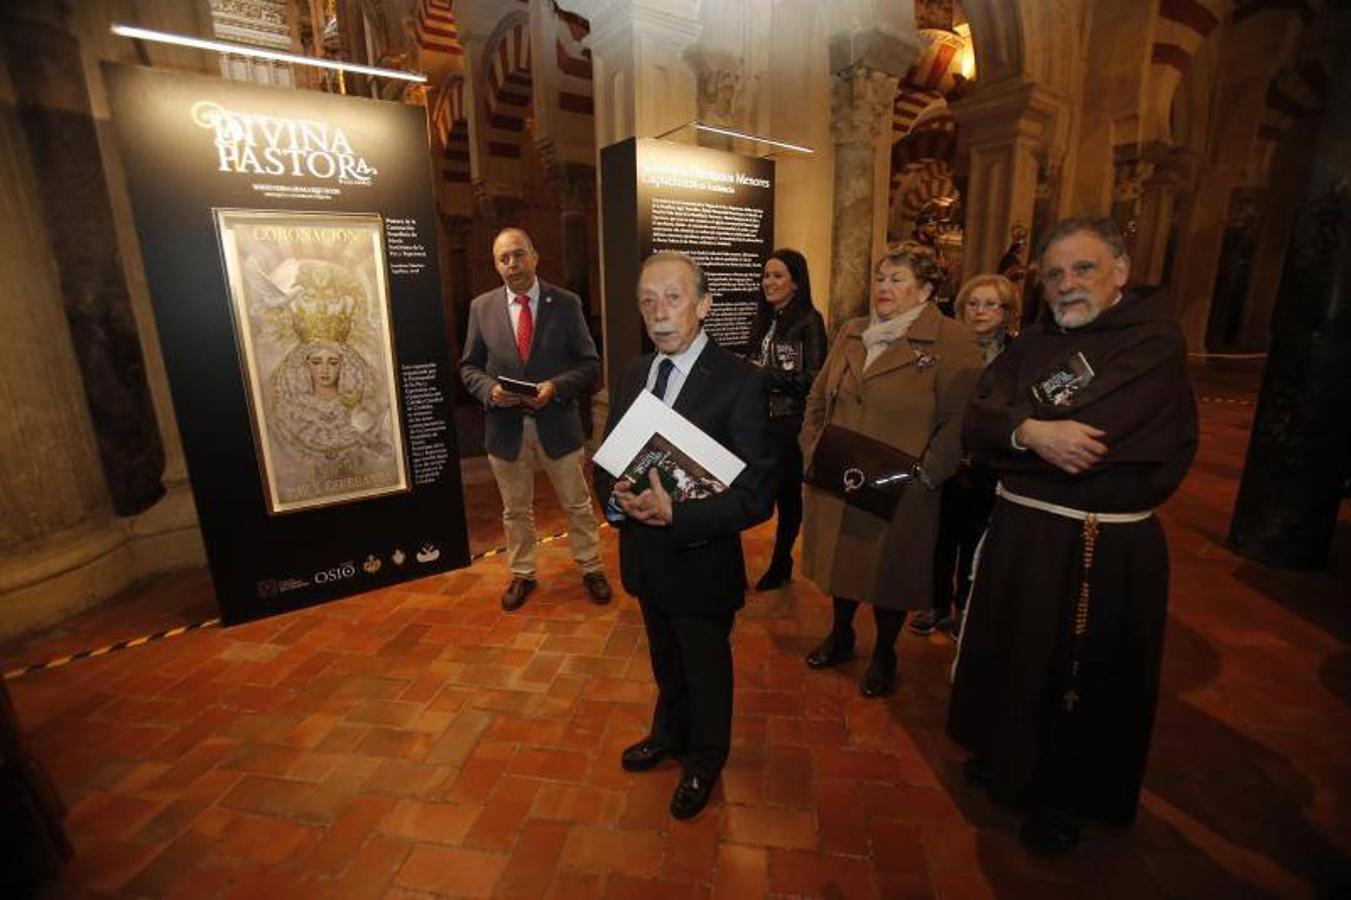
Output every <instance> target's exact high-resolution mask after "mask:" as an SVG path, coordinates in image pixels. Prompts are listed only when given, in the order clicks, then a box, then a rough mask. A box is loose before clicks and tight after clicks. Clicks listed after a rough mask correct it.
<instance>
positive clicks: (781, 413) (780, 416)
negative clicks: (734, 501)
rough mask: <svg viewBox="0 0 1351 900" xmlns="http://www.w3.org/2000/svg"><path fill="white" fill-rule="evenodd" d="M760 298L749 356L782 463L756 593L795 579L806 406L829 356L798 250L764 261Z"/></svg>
mask: <svg viewBox="0 0 1351 900" xmlns="http://www.w3.org/2000/svg"><path fill="white" fill-rule="evenodd" d="M760 287H761V292H762V293H761V297H760V302H759V304H758V305H757V307H756V314H755V325H754V326H753V327H752V329H751V345H750V346H751V354H752V360H753V361H754V362H756V363H757V364H758V365H759V366H760V367H761V368H762V369H764V371H765V373H766V375H767V376H768V378H769V385H770V394H769V425H770V436H771V438H772V441H773V443H774V446H775V449H776V451H777V452H778V455H779V459H780V460H781V469H780V472H781V475H780V479H779V487H778V495H777V496H776V497H775V501H774V503H775V506H776V507H777V509H778V527H777V528H776V530H775V534H774V557H773V559H772V561H771V562H770V564H769V569H768V570H766V571H765V574H764V575H762V576H761V577H760V580H759V581H758V582H756V584H755V589H756V590H757V591H768V590H772V589H774V588H777V587H781V586H782V585H784V584H787V583H788V580H789V579H790V578H791V577H792V575H793V542H794V541H795V540H797V533H798V529H799V528H800V527H801V525H802V450H801V448H799V447H798V440H797V438H798V432H799V431H801V430H802V410H803V402H804V401H805V400H806V397H807V391H808V390H810V389H811V386H812V379H814V378H816V373H817V372H819V371H820V370H821V364H822V363H823V362H824V361H825V358H826V350H827V344H826V323H825V320H823V319H822V318H821V314H820V313H819V312H817V311H816V307H815V306H813V305H812V285H811V278H810V277H809V276H808V274H807V260H806V259H805V258H804V257H803V256H802V254H801V253H799V252H797V251H796V250H788V249H779V250H775V251H774V252H773V253H771V254H769V258H768V259H767V260H765V270H764V274H763V276H762V277H761V280H760Z"/></svg>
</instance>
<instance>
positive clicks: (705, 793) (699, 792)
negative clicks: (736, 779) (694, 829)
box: [671, 771, 716, 819]
mask: <svg viewBox="0 0 1351 900" xmlns="http://www.w3.org/2000/svg"><path fill="white" fill-rule="evenodd" d="M715 781H716V779H714V778H709V777H707V776H704V775H695V774H694V773H693V772H688V771H686V772H681V773H680V783H679V784H677V785H676V789H675V793H674V794H672V795H671V815H673V816H675V817H676V818H677V819H693V818H694V817H695V816H697V815H699V813H700V811H701V810H703V808H704V807H705V806H707V805H708V798H709V797H710V796H711V795H712V793H713V783H714V782H715Z"/></svg>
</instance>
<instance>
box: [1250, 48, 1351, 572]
mask: <svg viewBox="0 0 1351 900" xmlns="http://www.w3.org/2000/svg"><path fill="white" fill-rule="evenodd" d="M1341 38H1342V39H1343V40H1345V38H1346V29H1344V28H1343V29H1342V34H1341ZM1334 46H1335V44H1334ZM1339 68H1340V71H1339V72H1338V73H1337V74H1335V75H1334V76H1333V77H1332V79H1331V84H1330V90H1329V91H1328V100H1327V106H1326V108H1325V112H1324V114H1323V115H1324V118H1323V123H1322V126H1321V127H1320V129H1319V133H1318V138H1317V140H1316V144H1315V149H1314V158H1313V160H1312V162H1311V163H1310V165H1309V167H1308V170H1307V171H1308V174H1307V179H1306V181H1305V184H1304V190H1303V192H1302V194H1301V197H1300V201H1299V205H1298V207H1297V212H1296V216H1295V225H1294V230H1293V233H1292V235H1291V238H1290V244H1289V248H1288V249H1287V251H1286V258H1285V270H1284V273H1283V274H1282V277H1281V286H1280V291H1279V294H1278V296H1277V299H1276V308H1275V314H1274V316H1273V320H1272V341H1271V350H1270V357H1269V358H1268V360H1267V367H1266V373H1265V375H1264V376H1263V379H1262V391H1261V395H1260V397H1259V399H1258V403H1257V416H1256V419H1255V420H1254V422H1253V430H1252V439H1251V441H1250V442H1249V444H1248V458H1247V461H1246V462H1245V464H1244V467H1243V479H1242V481H1241V483H1240V484H1239V491H1238V500H1237V502H1236V504H1235V508H1234V518H1233V521H1232V522H1231V523H1230V527H1229V545H1230V546H1231V547H1232V548H1233V549H1234V551H1235V552H1237V553H1238V554H1240V555H1242V556H1245V557H1247V558H1249V559H1254V560H1257V561H1258V562H1262V563H1265V564H1267V565H1274V566H1282V567H1289V568H1300V569H1315V568H1324V567H1326V566H1327V564H1328V560H1329V554H1330V552H1331V548H1332V539H1333V533H1334V531H1335V529H1336V526H1337V511H1338V508H1339V506H1340V504H1341V500H1342V492H1343V490H1344V488H1345V485H1346V476H1347V472H1348V464H1349V463H1351V428H1348V427H1347V420H1346V415H1347V410H1348V409H1351V188H1348V185H1351V65H1348V64H1346V63H1345V62H1343V63H1342V65H1341V66H1340V67H1339Z"/></svg>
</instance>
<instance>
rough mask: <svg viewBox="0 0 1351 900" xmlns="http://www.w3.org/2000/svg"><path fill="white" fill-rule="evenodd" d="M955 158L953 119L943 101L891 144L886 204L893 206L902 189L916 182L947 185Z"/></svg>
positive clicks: (898, 200) (949, 183) (955, 141)
mask: <svg viewBox="0 0 1351 900" xmlns="http://www.w3.org/2000/svg"><path fill="white" fill-rule="evenodd" d="M956 159H957V122H956V120H955V119H953V117H952V113H951V112H949V111H948V110H947V108H946V104H945V105H944V107H943V108H941V109H936V110H934V111H932V112H931V113H930V114H929V115H927V116H926V117H925V118H924V119H923V120H922V121H921V122H920V123H919V124H918V125H916V126H915V128H914V130H912V131H911V132H910V133H909V134H907V135H906V136H905V137H903V138H901V140H899V141H897V142H896V143H894V144H892V145H891V191H890V194H891V196H890V205H891V206H892V207H893V209H894V207H895V205H896V204H897V203H898V202H901V198H902V196H903V194H905V192H906V190H907V189H913V188H914V187H915V185H917V184H931V183H932V184H938V183H939V182H942V181H946V183H947V185H948V187H949V188H950V187H951V184H952V171H953V164H954V162H955V161H956ZM907 186H909V188H907ZM935 189H937V188H935ZM925 190H928V188H925ZM943 196H947V195H943ZM926 199H933V198H932V197H928V198H926ZM916 211H918V210H916Z"/></svg>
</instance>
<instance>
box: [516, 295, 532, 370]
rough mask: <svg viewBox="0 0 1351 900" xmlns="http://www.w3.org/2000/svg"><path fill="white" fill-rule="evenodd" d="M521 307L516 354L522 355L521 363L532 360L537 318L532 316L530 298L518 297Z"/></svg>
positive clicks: (517, 321)
mask: <svg viewBox="0 0 1351 900" xmlns="http://www.w3.org/2000/svg"><path fill="white" fill-rule="evenodd" d="M516 302H517V303H519V304H520V305H521V312H520V315H518V316H517V318H516V352H517V353H519V354H521V362H525V361H526V360H528V359H529V358H530V342H531V341H532V340H533V339H534V337H535V318H534V317H533V316H532V315H530V298H529V297H517V298H516Z"/></svg>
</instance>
